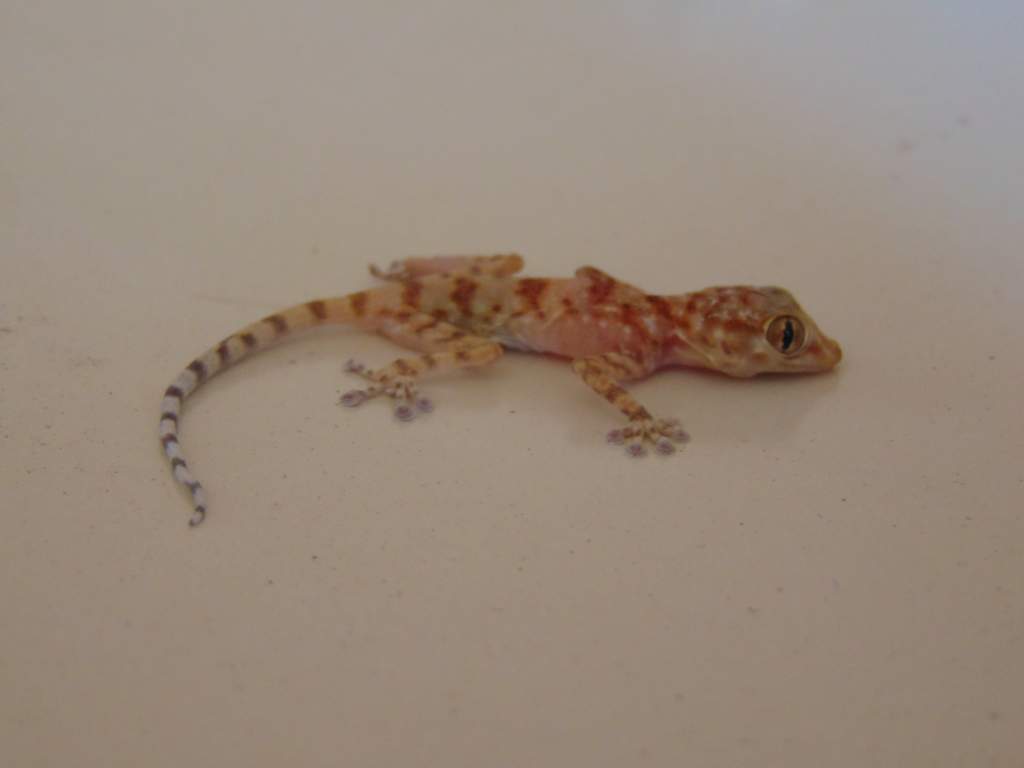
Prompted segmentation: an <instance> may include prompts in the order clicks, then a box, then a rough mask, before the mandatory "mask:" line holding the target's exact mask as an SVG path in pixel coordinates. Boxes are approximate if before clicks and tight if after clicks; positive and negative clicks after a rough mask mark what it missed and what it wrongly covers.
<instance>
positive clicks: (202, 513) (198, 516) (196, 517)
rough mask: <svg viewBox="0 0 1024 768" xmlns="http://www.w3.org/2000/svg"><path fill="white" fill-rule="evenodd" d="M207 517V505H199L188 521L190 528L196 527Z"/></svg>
mask: <svg viewBox="0 0 1024 768" xmlns="http://www.w3.org/2000/svg"><path fill="white" fill-rule="evenodd" d="M205 519H206V507H203V506H198V507H196V511H195V512H194V513H192V518H191V519H190V520H189V521H188V525H189V528H195V527H196V526H197V525H199V524H200V523H201V522H203V520H205Z"/></svg>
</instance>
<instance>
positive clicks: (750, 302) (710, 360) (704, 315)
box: [682, 286, 843, 377]
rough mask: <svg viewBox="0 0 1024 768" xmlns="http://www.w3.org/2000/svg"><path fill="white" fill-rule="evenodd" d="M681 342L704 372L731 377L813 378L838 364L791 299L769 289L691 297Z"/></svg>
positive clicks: (838, 353) (833, 348) (836, 354)
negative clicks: (698, 358)
mask: <svg viewBox="0 0 1024 768" xmlns="http://www.w3.org/2000/svg"><path fill="white" fill-rule="evenodd" d="M685 307H686V311H687V314H686V317H687V323H685V326H688V327H689V330H688V331H687V332H686V333H685V336H684V337H683V338H682V340H683V341H684V342H685V343H686V344H687V345H688V346H690V347H691V348H693V349H695V350H696V351H697V352H698V353H699V354H700V355H701V357H702V358H703V363H704V365H706V366H707V367H708V368H712V369H714V370H718V371H721V372H722V373H726V374H728V375H730V376H739V377H747V376H756V375H757V374H759V373H818V372H822V371H829V370H832V369H833V368H834V367H835V366H836V365H837V364H838V363H839V361H840V360H841V359H842V357H843V352H842V349H841V348H840V346H839V344H838V343H837V342H835V341H834V340H832V339H830V338H829V337H828V336H826V335H825V334H824V333H823V332H822V330H821V329H820V328H819V327H818V325H817V323H815V322H814V320H813V319H812V318H811V316H810V315H808V314H807V313H806V312H805V311H804V310H803V308H802V307H801V306H800V305H799V304H798V303H797V301H796V299H794V298H793V295H792V294H791V293H790V292H789V291H787V290H785V289H783V288H777V287H774V286H767V287H761V288H752V287H747V286H729V287H723V288H709V289H707V290H705V291H701V292H700V293H697V294H691V295H690V296H689V297H688V300H687V302H686V304H685Z"/></svg>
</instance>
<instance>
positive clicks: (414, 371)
mask: <svg viewBox="0 0 1024 768" xmlns="http://www.w3.org/2000/svg"><path fill="white" fill-rule="evenodd" d="M377 330H378V331H379V332H380V333H381V334H382V335H384V336H386V337H388V338H389V339H391V340H392V341H395V342H397V343H398V344H401V345H402V346H404V347H407V348H410V349H414V350H418V351H420V352H421V353H422V354H419V355H416V356H411V357H401V358H398V359H397V360H395V361H393V362H392V363H390V364H389V365H387V366H385V367H383V368H379V369H369V368H366V367H365V366H364V365H362V364H361V363H359V362H357V361H355V360H350V361H349V362H348V363H346V364H345V369H346V370H347V371H349V372H350V373H354V374H356V375H358V376H360V377H362V378H363V379H366V380H367V381H368V382H370V386H369V387H368V388H367V389H354V390H351V391H349V392H346V393H345V394H343V395H342V396H341V399H340V400H339V401H338V402H339V404H340V405H345V406H349V407H354V406H358V405H362V404H363V403H364V402H366V401H367V400H370V399H373V398H375V397H379V396H381V395H385V396H387V397H389V398H391V399H392V400H394V401H396V405H395V409H394V413H395V417H396V418H398V419H399V420H400V421H410V420H412V419H413V418H415V417H416V414H417V413H427V412H429V411H432V410H433V409H434V404H433V402H432V401H431V400H430V399H429V398H427V397H424V396H422V395H420V393H419V390H418V388H417V383H418V381H419V379H420V377H421V376H424V375H426V374H427V373H430V374H434V373H439V372H443V371H447V370H453V369H456V368H475V367H479V366H484V365H488V364H489V363H492V362H494V361H495V360H497V359H498V358H499V357H501V355H502V352H503V350H502V348H501V345H500V344H498V343H497V342H495V341H491V340H490V339H485V338H483V337H481V336H474V335H472V334H470V333H467V332H466V331H463V330H461V329H460V328H457V327H456V326H454V325H451V324H450V323H446V322H444V321H441V320H439V319H437V318H436V317H433V316H432V315H427V314H423V313H419V312H412V311H410V312H408V313H405V312H403V313H400V314H399V315H397V316H396V317H394V318H390V319H388V320H387V321H385V322H384V323H382V324H381V325H380V327H378V329H377Z"/></svg>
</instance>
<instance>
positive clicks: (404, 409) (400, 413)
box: [395, 403, 416, 421]
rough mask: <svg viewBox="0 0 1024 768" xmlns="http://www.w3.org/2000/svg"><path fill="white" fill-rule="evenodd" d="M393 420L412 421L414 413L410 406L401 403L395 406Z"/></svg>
mask: <svg viewBox="0 0 1024 768" xmlns="http://www.w3.org/2000/svg"><path fill="white" fill-rule="evenodd" d="M395 418H396V419H398V420H399V421H412V420H413V419H415V418H416V411H415V410H413V408H412V407H411V406H409V405H406V404H405V403H402V404H401V405H397V406H395Z"/></svg>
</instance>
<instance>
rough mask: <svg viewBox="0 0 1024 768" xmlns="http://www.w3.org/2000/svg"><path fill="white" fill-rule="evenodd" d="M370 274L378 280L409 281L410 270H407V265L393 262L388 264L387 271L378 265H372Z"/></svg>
mask: <svg viewBox="0 0 1024 768" xmlns="http://www.w3.org/2000/svg"><path fill="white" fill-rule="evenodd" d="M370 274H371V275H373V276H374V277H376V278H377V279H378V280H397V281H402V280H408V279H409V277H410V275H409V270H408V269H406V268H405V265H404V264H403V263H402V262H400V261H392V262H391V263H390V264H388V266H387V268H386V269H381V268H380V267H378V266H377V265H376V264H371V265H370Z"/></svg>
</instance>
